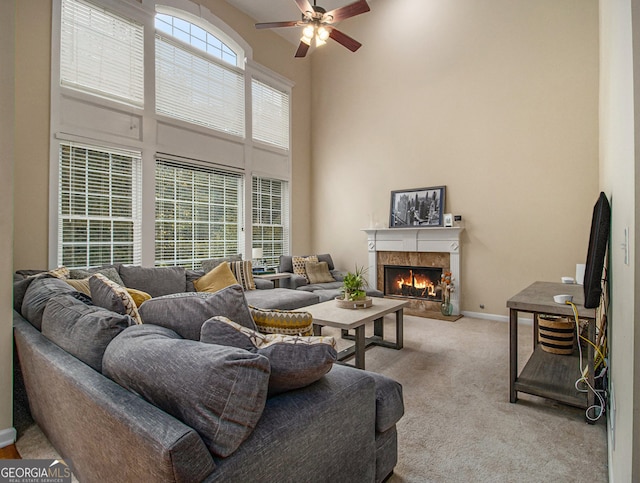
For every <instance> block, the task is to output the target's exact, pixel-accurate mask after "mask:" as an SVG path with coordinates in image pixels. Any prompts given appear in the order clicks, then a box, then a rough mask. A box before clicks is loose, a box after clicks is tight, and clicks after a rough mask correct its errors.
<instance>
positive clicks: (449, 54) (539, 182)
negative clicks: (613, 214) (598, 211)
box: [311, 0, 598, 315]
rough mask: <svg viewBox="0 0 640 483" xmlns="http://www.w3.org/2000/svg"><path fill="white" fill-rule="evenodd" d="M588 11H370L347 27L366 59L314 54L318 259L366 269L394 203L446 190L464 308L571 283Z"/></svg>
mask: <svg viewBox="0 0 640 483" xmlns="http://www.w3.org/2000/svg"><path fill="white" fill-rule="evenodd" d="M597 5H598V4H597V0H562V1H558V0H537V1H535V2H531V1H525V0H517V1H513V0H492V1H491V2H478V1H476V0H457V1H455V2H442V1H439V0H421V1H418V0H394V1H393V2H389V1H387V2H384V1H375V0H374V1H373V2H372V3H371V7H372V10H371V12H369V13H366V14H364V15H361V16H359V17H356V18H354V19H350V20H348V21H345V22H344V23H343V24H341V27H340V28H341V30H343V31H344V32H345V33H348V34H349V35H352V36H353V37H354V38H356V39H357V40H359V41H361V42H362V43H363V45H364V46H363V47H362V48H361V49H360V50H359V51H358V52H356V53H354V54H352V53H350V52H349V51H347V50H346V49H344V48H342V47H340V46H339V45H337V44H335V43H331V42H330V44H329V45H327V46H326V48H324V49H322V50H318V51H317V52H316V53H314V54H313V64H312V79H313V89H312V116H313V117H312V128H313V140H312V143H313V148H312V158H313V167H312V174H313V176H312V179H313V186H312V201H311V206H312V210H313V211H312V219H313V249H314V250H315V251H317V252H327V251H328V252H331V253H332V254H334V255H335V258H336V260H335V261H336V264H337V265H338V266H341V267H352V266H353V264H354V262H356V263H358V264H366V262H367V248H366V236H365V234H364V233H363V232H362V231H360V230H361V229H362V228H367V227H368V226H369V222H370V216H372V217H373V220H374V223H375V222H377V223H379V224H380V225H382V226H388V217H389V202H390V199H389V198H390V191H391V190H396V189H403V188H417V187H425V186H439V185H446V187H447V193H446V198H447V200H446V211H447V212H451V213H454V214H461V215H463V218H464V220H465V222H466V230H465V232H464V234H463V242H462V267H461V278H462V287H461V296H462V301H463V303H462V309H463V310H464V311H467V312H484V313H486V314H500V315H506V313H507V312H506V308H505V301H506V300H507V299H508V298H509V297H510V296H511V295H513V294H515V293H516V292H517V291H519V290H520V289H522V288H524V287H525V286H527V285H529V284H530V283H531V282H533V281H535V280H551V281H559V280H560V277H561V276H563V275H569V276H573V275H574V274H575V265H576V263H584V261H585V259H586V251H587V243H588V237H589V224H590V221H591V211H592V207H593V204H594V203H595V201H596V199H597V196H598V9H597ZM418 12H419V13H418ZM336 234H339V236H336ZM480 304H484V306H485V309H484V310H482V309H480Z"/></svg>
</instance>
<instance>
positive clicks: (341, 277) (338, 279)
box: [331, 270, 347, 282]
mask: <svg viewBox="0 0 640 483" xmlns="http://www.w3.org/2000/svg"><path fill="white" fill-rule="evenodd" d="M345 275H347V272H344V271H342V270H331V276H332V277H333V278H335V279H336V282H342V281H343V280H344V277H345Z"/></svg>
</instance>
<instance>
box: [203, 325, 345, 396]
mask: <svg viewBox="0 0 640 483" xmlns="http://www.w3.org/2000/svg"><path fill="white" fill-rule="evenodd" d="M200 341H201V342H206V343H210V344H219V345H225V346H232V347H238V348H240V349H244V350H247V351H249V352H254V353H257V354H261V355H263V356H265V357H267V358H268V359H269V363H270V365H271V375H270V377H269V394H270V395H273V394H278V393H281V392H284V391H290V390H293V389H298V388H301V387H304V386H308V385H309V384H311V383H313V382H316V381H317V380H318V379H320V378H321V377H322V376H324V375H325V374H326V373H327V372H329V371H330V370H331V366H332V365H333V363H334V362H335V361H336V358H337V353H336V349H335V346H336V342H335V339H334V338H333V337H298V336H290V335H283V334H261V333H260V332H256V331H255V330H251V329H247V328H246V327H243V326H241V325H240V324H236V323H235V322H233V321H231V320H229V319H227V318H225V317H213V318H211V319H209V320H207V321H206V322H205V323H204V325H203V326H202V330H201V332H200Z"/></svg>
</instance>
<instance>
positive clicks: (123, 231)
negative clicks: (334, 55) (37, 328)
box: [49, 0, 293, 268]
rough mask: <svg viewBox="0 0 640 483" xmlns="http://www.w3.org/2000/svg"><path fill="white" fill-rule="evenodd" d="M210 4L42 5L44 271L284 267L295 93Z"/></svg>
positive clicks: (83, 0) (71, 1)
mask: <svg viewBox="0 0 640 483" xmlns="http://www.w3.org/2000/svg"><path fill="white" fill-rule="evenodd" d="M163 3H168V4H170V5H163ZM209 3H211V5H212V6H211V7H210V8H211V10H210V9H209V8H207V7H206V6H205V5H203V4H202V2H198V1H197V0H169V1H168V2H164V0H136V1H129V0H126V1H121V0H60V1H54V2H52V13H53V18H54V21H53V28H52V45H54V48H52V58H51V64H52V72H54V73H58V72H59V73H60V76H59V82H58V79H54V82H52V83H51V110H52V116H51V123H50V126H51V127H50V134H51V138H50V147H51V152H50V158H51V159H50V163H51V176H52V177H53V179H51V183H52V184H51V185H52V186H55V184H56V183H59V188H58V190H57V193H56V194H57V195H58V199H56V200H55V201H54V202H53V203H52V204H51V208H50V233H52V240H53V243H52V246H51V248H50V251H49V264H50V265H54V264H55V263H57V262H59V263H60V264H63V263H64V264H65V265H70V266H75V267H83V266H95V265H100V264H103V263H112V262H123V263H133V264H141V265H145V266H150V265H152V264H156V265H180V266H184V267H192V268H199V266H200V260H202V259H206V258H213V257H221V256H227V255H233V254H237V253H242V254H243V256H244V257H245V258H249V257H250V253H249V252H250V248H251V246H252V245H251V244H252V243H253V242H254V241H255V243H254V244H253V246H260V247H263V248H264V254H265V260H266V262H267V263H269V264H270V265H274V264H276V263H277V262H278V257H279V256H280V255H281V254H286V253H288V251H289V247H288V242H289V236H290V230H289V227H288V220H289V215H288V210H289V190H290V186H289V185H288V182H287V181H286V180H288V179H289V177H290V176H291V153H290V143H291V141H290V130H291V127H290V111H291V88H292V86H293V84H292V83H291V82H290V81H289V80H287V79H286V78H284V77H282V76H280V75H278V74H277V73H276V72H273V71H271V70H270V69H269V68H267V67H265V66H262V65H259V64H258V63H256V62H254V61H253V60H252V49H251V46H250V45H249V44H248V43H247V42H246V41H245V40H244V39H243V38H242V37H241V36H240V35H239V34H238V33H237V32H235V31H234V30H233V29H232V28H231V27H230V26H228V25H226V24H225V23H224V22H223V21H222V20H221V19H219V18H218V17H216V15H215V13H214V12H212V10H217V9H219V6H216V5H217V3H216V2H209ZM57 46H59V47H60V51H59V55H57V54H58V49H57ZM61 113H64V115H61ZM76 142H77V143H82V145H80V144H74V143H76ZM61 143H63V144H62V147H61V148H60V149H58V148H59V146H60V145H61ZM101 146H109V147H110V148H107V149H105V148H103V147H101ZM158 150H160V151H161V152H158ZM257 173H260V177H258V178H255V179H253V177H254V175H256V174H257ZM58 174H59V178H58ZM143 178H144V181H145V182H144V183H142V179H143ZM250 179H251V180H252V181H251V183H249V180H250ZM154 180H155V184H154ZM254 205H255V206H254ZM141 220H144V222H142V221H141ZM249 223H252V226H253V230H252V229H249V227H248V224H249ZM252 237H253V238H252ZM245 248H246V249H245Z"/></svg>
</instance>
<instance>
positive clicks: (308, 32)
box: [302, 24, 316, 41]
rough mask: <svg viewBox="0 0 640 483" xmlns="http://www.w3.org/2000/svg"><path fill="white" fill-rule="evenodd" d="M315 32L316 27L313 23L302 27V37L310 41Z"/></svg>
mask: <svg viewBox="0 0 640 483" xmlns="http://www.w3.org/2000/svg"><path fill="white" fill-rule="evenodd" d="M315 33H316V27H315V26H314V25H313V24H309V25H307V26H306V27H305V28H304V29H302V37H303V38H307V39H309V41H311V39H312V38H313V35H314V34H315Z"/></svg>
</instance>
